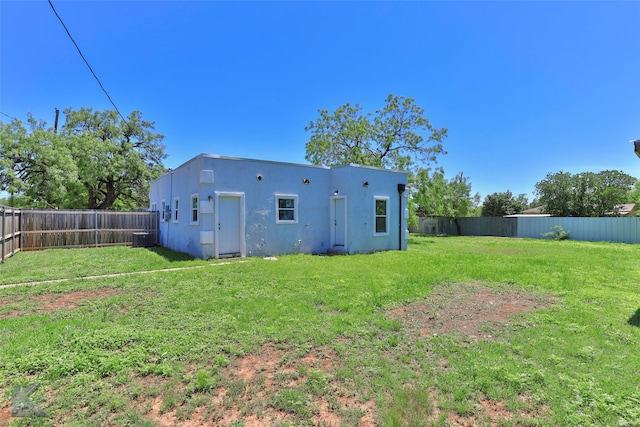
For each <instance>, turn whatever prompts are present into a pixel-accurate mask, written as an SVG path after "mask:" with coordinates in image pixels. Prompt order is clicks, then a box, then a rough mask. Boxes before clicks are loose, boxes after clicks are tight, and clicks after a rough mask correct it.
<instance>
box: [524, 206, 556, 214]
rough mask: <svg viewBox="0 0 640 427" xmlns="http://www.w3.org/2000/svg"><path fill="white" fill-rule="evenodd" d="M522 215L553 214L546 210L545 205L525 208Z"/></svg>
mask: <svg viewBox="0 0 640 427" xmlns="http://www.w3.org/2000/svg"><path fill="white" fill-rule="evenodd" d="M521 214H522V215H544V216H551V215H549V214H546V213H545V212H544V206H537V207H535V208H530V209H525V210H523V211H522V212H521Z"/></svg>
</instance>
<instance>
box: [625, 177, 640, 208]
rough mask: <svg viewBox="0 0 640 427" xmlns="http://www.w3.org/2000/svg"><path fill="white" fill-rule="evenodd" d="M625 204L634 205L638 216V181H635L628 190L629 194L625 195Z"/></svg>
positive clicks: (639, 185)
mask: <svg viewBox="0 0 640 427" xmlns="http://www.w3.org/2000/svg"><path fill="white" fill-rule="evenodd" d="M627 203H635V204H636V205H638V211H637V212H638V213H637V215H638V216H640V180H638V181H636V183H635V184H634V185H633V188H632V189H631V190H629V193H628V194H627Z"/></svg>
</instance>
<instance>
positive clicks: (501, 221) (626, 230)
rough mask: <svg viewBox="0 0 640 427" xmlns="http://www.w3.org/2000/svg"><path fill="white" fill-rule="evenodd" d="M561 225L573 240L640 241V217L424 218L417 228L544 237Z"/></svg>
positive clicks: (429, 231) (434, 232)
mask: <svg viewBox="0 0 640 427" xmlns="http://www.w3.org/2000/svg"><path fill="white" fill-rule="evenodd" d="M554 226H560V227H562V228H563V229H564V230H565V231H567V232H568V233H569V239H572V240H587V241H606V242H618V243H640V217H631V218H626V217H616V218H560V217H526V216H521V217H511V218H501V217H473V218H457V219H454V218H447V217H428V218H420V220H419V223H418V228H417V230H415V231H417V232H418V233H422V234H449V235H462V236H500V237H520V238H533V239H536V238H538V239H539V238H542V236H543V234H545V233H548V232H550V231H552V229H553V227H554Z"/></svg>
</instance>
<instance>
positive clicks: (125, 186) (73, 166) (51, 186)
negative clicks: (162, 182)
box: [0, 108, 166, 209]
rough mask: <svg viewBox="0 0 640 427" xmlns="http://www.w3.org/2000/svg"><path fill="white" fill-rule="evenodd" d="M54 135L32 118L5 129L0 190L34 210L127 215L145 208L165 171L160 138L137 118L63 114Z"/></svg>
mask: <svg viewBox="0 0 640 427" xmlns="http://www.w3.org/2000/svg"><path fill="white" fill-rule="evenodd" d="M64 114H65V116H66V120H65V123H64V125H63V127H62V130H61V132H60V133H59V134H57V133H56V132H54V130H53V129H51V128H47V127H46V123H45V122H43V121H37V120H35V119H34V118H33V117H32V116H29V120H28V128H27V127H25V126H24V125H23V124H22V122H21V121H20V120H13V121H12V122H11V123H9V124H4V123H2V130H1V132H2V134H1V136H2V139H1V140H0V159H1V160H0V172H1V175H0V190H5V191H7V192H9V193H12V194H13V193H15V194H17V195H19V196H21V197H26V198H28V199H30V200H31V204H32V206H34V207H53V206H58V207H60V208H78V209H132V208H137V207H140V206H146V205H147V203H148V186H149V182H150V181H151V180H153V179H155V178H157V177H158V176H159V175H160V174H161V173H162V172H163V171H164V166H163V165H162V161H163V159H165V158H166V154H165V153H164V148H165V147H164V145H163V144H162V139H163V138H164V137H163V136H162V135H159V134H156V133H154V132H153V131H154V129H155V125H154V123H152V122H148V121H145V120H143V118H142V113H140V112H139V111H134V112H132V113H131V114H130V115H129V118H128V119H127V120H126V121H124V120H120V119H119V115H118V113H117V112H115V111H108V110H106V111H102V112H101V111H94V110H92V109H91V108H81V109H80V110H73V109H66V110H65V111H64Z"/></svg>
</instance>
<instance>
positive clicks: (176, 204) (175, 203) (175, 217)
mask: <svg viewBox="0 0 640 427" xmlns="http://www.w3.org/2000/svg"><path fill="white" fill-rule="evenodd" d="M179 208H180V199H179V198H175V199H173V222H178V209H179Z"/></svg>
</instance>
